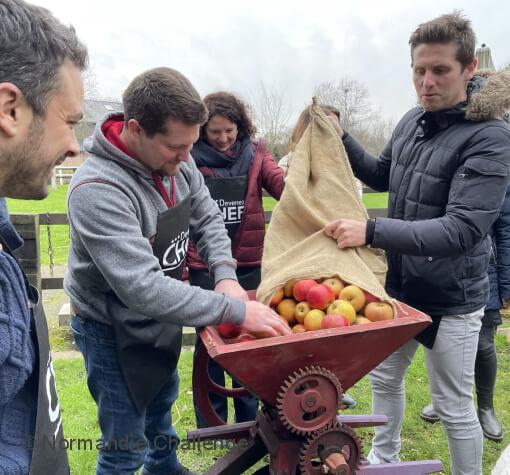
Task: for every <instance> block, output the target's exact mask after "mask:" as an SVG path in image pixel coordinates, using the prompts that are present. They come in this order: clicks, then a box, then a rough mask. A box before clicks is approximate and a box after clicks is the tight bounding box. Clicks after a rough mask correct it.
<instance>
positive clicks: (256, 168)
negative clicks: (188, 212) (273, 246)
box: [187, 140, 284, 269]
mask: <svg viewBox="0 0 510 475" xmlns="http://www.w3.org/2000/svg"><path fill="white" fill-rule="evenodd" d="M253 146H254V148H255V155H254V158H253V161H252V164H251V167H250V170H249V172H248V188H247V191H246V199H245V203H244V215H243V218H242V220H241V223H240V225H239V228H238V229H237V232H236V235H235V238H234V240H233V242H232V255H233V257H234V258H235V259H237V265H238V267H258V266H260V264H261V261H262V251H263V249H264V234H265V220H264V209H263V207H262V188H264V189H266V190H267V191H268V192H269V194H270V195H271V196H273V198H275V199H277V200H279V199H280V196H281V194H282V191H283V185H284V176H283V170H282V169H281V168H280V167H279V166H278V165H277V163H276V162H275V161H274V159H273V156H272V155H271V152H270V151H269V150H268V149H267V147H266V143H265V142H264V141H262V140H261V141H258V142H255V143H254V144H253ZM199 170H200V171H201V172H202V175H204V177H206V176H212V172H211V170H210V169H209V168H207V167H199ZM187 260H188V267H189V268H190V269H206V265H205V264H204V263H203V261H202V260H201V259H200V257H199V256H198V253H197V250H196V247H195V245H194V244H193V243H191V242H190V247H189V250H188V258H187Z"/></svg>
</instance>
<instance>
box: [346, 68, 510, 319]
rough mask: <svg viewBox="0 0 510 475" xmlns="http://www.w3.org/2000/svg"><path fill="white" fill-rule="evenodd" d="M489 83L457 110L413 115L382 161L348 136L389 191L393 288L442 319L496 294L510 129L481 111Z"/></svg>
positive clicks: (363, 174) (359, 171)
mask: <svg viewBox="0 0 510 475" xmlns="http://www.w3.org/2000/svg"><path fill="white" fill-rule="evenodd" d="M483 84H484V80H483V79H481V78H474V80H472V81H471V83H470V85H469V87H468V101H467V102H466V103H464V104H459V106H457V107H455V108H453V109H450V110H445V111H439V112H435V113H430V112H424V111H423V109H421V108H419V107H417V108H414V109H412V110H411V111H409V112H408V113H407V114H406V115H405V116H404V117H403V118H402V120H401V121H400V122H399V123H398V125H397V127H396V128H395V131H394V133H393V135H392V138H391V140H390V142H389V144H388V145H387V146H386V148H385V150H384V151H383V153H382V155H381V156H380V157H379V159H377V158H376V157H373V156H371V155H370V154H368V153H366V152H365V151H364V150H363V149H362V148H361V147H360V146H359V145H358V144H357V143H356V141H355V140H354V139H353V138H352V137H350V136H349V135H345V136H344V144H345V146H346V149H347V152H348V155H349V159H350V161H351V165H352V167H353V170H354V173H355V175H356V176H357V177H358V178H360V179H361V180H362V181H363V182H365V183H366V184H367V185H369V186H370V187H372V188H374V189H376V190H379V191H386V190H387V191H389V201H388V218H378V219H377V220H376V224H375V229H374V237H373V241H372V245H373V246H374V247H378V248H381V249H384V250H386V254H387V258H388V275H387V281H386V286H387V290H388V292H389V293H390V294H391V295H393V296H394V297H396V298H398V299H399V300H402V301H404V302H406V303H408V304H410V305H412V306H413V307H416V308H418V309H420V310H422V311H424V312H426V313H428V314H429V315H432V316H440V315H456V314H462V313H469V312H472V311H475V310H477V309H480V308H481V307H483V306H484V305H485V304H486V303H487V301H488V298H489V279H488V276H487V267H488V263H489V256H490V252H489V250H490V241H491V240H490V237H489V236H488V231H489V230H490V228H491V226H492V224H493V223H494V221H495V220H496V218H497V217H498V215H499V211H500V208H501V204H502V201H503V198H504V196H505V191H506V188H507V185H508V179H509V171H508V167H509V164H510V129H509V127H508V125H507V124H506V123H505V122H503V121H502V120H499V119H498V118H496V117H495V114H494V111H491V110H490V107H487V108H486V109H488V110H486V111H485V112H484V113H482V114H480V113H479V114H478V115H475V114H474V115H471V112H470V110H469V107H470V104H471V101H472V98H473V97H475V96H473V95H474V94H476V93H481V92H482V88H483V87H484V86H483ZM506 86H507V87H508V84H507V85H506ZM491 101H492V102H496V101H494V97H491V98H490V100H488V105H489V106H490V103H491ZM478 102H479V101H478ZM475 116H476V118H477V121H475V120H473V119H470V118H468V117H475ZM496 116H497V115H496ZM499 117H501V115H499Z"/></svg>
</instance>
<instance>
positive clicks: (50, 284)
mask: <svg viewBox="0 0 510 475" xmlns="http://www.w3.org/2000/svg"><path fill="white" fill-rule="evenodd" d="M41 288H42V290H59V289H63V288H64V278H63V277H43V278H42V279H41Z"/></svg>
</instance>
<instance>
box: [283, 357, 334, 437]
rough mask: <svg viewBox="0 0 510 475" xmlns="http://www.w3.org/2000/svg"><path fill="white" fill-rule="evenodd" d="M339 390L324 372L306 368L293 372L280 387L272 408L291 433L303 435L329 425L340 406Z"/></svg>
mask: <svg viewBox="0 0 510 475" xmlns="http://www.w3.org/2000/svg"><path fill="white" fill-rule="evenodd" d="M342 395H343V391H342V386H341V385H340V381H338V378H337V377H336V376H335V375H334V374H333V373H332V372H331V371H328V370H327V369H325V368H321V367H320V366H309V367H306V368H304V369H300V370H298V371H295V372H294V374H293V375H291V376H289V377H288V378H287V379H286V380H285V381H284V383H283V384H282V386H281V388H280V391H279V392H278V397H277V398H276V408H277V410H278V415H279V417H280V420H281V422H282V424H283V425H284V426H285V427H286V428H287V429H288V430H289V431H290V432H292V433H294V434H298V435H306V434H309V433H310V432H315V431H317V430H319V429H321V428H322V427H324V426H326V425H328V424H329V423H331V422H333V421H334V420H335V418H336V415H337V411H338V409H339V408H340V407H341V403H342Z"/></svg>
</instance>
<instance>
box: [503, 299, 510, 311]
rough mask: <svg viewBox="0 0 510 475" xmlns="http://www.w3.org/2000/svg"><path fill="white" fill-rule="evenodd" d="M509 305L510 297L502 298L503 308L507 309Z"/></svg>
mask: <svg viewBox="0 0 510 475" xmlns="http://www.w3.org/2000/svg"><path fill="white" fill-rule="evenodd" d="M509 307H510V298H507V299H503V308H505V309H507V308H509Z"/></svg>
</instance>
